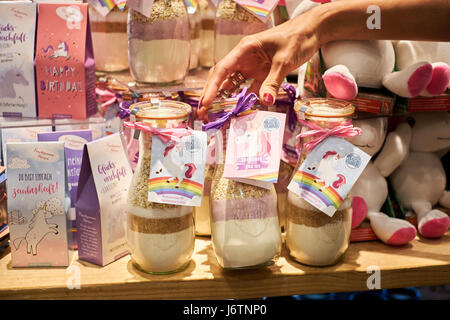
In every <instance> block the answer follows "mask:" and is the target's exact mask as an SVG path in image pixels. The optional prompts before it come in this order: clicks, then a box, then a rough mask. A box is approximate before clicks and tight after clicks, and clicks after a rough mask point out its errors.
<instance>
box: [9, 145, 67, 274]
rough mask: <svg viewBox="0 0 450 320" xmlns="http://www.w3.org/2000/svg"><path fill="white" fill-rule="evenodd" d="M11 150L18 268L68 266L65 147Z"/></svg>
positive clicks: (11, 204)
mask: <svg viewBox="0 0 450 320" xmlns="http://www.w3.org/2000/svg"><path fill="white" fill-rule="evenodd" d="M6 149H7V152H8V155H9V161H8V165H7V174H8V180H7V182H6V184H7V190H8V222H9V230H10V237H11V260H12V266H13V267H44V266H46V267H47V266H58V267H61V266H67V265H68V264H69V256H68V249H67V224H66V221H67V211H68V209H69V201H70V200H69V194H68V192H67V188H66V168H65V163H66V162H65V156H64V143H63V142H9V143H7V145H6Z"/></svg>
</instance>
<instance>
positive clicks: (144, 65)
mask: <svg viewBox="0 0 450 320" xmlns="http://www.w3.org/2000/svg"><path fill="white" fill-rule="evenodd" d="M127 33H128V54H129V62H130V72H131V75H132V76H133V78H134V79H135V80H136V81H138V82H144V83H154V84H167V83H177V82H182V81H183V80H184V78H185V77H186V75H187V72H188V69H189V60H190V47H191V44H190V39H189V19H188V16H187V11H186V7H185V4H184V2H183V0H172V1H169V0H155V1H154V3H153V7H152V13H151V16H150V18H147V17H145V16H144V15H142V14H141V13H139V12H137V11H134V10H130V12H129V14H128V28H127Z"/></svg>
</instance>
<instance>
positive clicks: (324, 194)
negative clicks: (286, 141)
mask: <svg viewBox="0 0 450 320" xmlns="http://www.w3.org/2000/svg"><path fill="white" fill-rule="evenodd" d="M369 160H370V156H369V155H368V154H367V153H365V152H363V151H362V150H361V149H359V148H357V147H355V146H354V145H353V144H351V143H350V142H348V141H346V140H345V139H343V138H338V137H328V138H326V139H325V140H323V141H322V142H321V143H319V144H318V145H317V146H316V147H315V148H314V149H313V150H312V151H311V152H310V153H309V154H308V155H307V156H306V159H305V160H304V161H303V163H302V164H301V166H300V167H299V168H298V170H297V172H296V173H295V174H294V176H293V178H292V180H291V182H290V183H289V185H288V187H287V188H288V189H289V190H290V191H292V192H293V193H295V194H296V195H298V196H300V197H301V198H302V199H303V200H305V201H306V202H308V203H309V204H311V205H313V206H314V207H316V208H317V209H319V210H320V211H322V212H323V213H325V214H326V215H328V216H330V217H332V216H333V215H334V214H335V212H336V211H337V210H338V209H339V208H340V206H341V204H342V203H343V202H344V199H345V198H346V197H347V195H348V193H349V192H350V191H351V189H352V187H353V185H354V184H355V183H356V181H357V180H358V178H359V176H360V175H361V173H362V172H363V170H364V168H365V167H366V166H367V164H368V163H369Z"/></svg>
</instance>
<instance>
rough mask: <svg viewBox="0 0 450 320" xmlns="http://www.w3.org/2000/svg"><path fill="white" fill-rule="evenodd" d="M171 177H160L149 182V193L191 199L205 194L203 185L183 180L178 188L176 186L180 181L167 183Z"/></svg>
mask: <svg viewBox="0 0 450 320" xmlns="http://www.w3.org/2000/svg"><path fill="white" fill-rule="evenodd" d="M168 179H170V177H160V178H154V179H149V180H148V192H155V193H156V194H158V195H163V194H165V195H170V194H172V195H179V196H183V197H186V198H189V199H192V198H194V197H195V196H197V197H201V196H202V192H203V185H202V184H200V183H198V182H195V181H192V180H187V179H183V181H181V183H180V185H179V186H178V188H176V185H177V183H178V180H177V179H175V180H172V181H170V182H167V180H168Z"/></svg>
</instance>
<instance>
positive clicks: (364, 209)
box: [348, 118, 417, 245]
mask: <svg viewBox="0 0 450 320" xmlns="http://www.w3.org/2000/svg"><path fill="white" fill-rule="evenodd" d="M353 125H354V126H355V127H360V128H361V129H362V133H361V135H359V136H356V137H353V138H348V141H350V142H351V143H353V144H354V145H355V146H357V147H358V148H360V149H361V150H363V151H364V152H366V153H367V154H369V155H371V156H374V155H375V154H377V153H378V152H379V151H380V150H381V149H382V147H383V143H384V142H385V138H386V128H387V119H386V118H372V119H364V120H354V121H353ZM401 130H402V129H401V128H399V132H400V134H399V133H398V132H396V133H394V134H391V135H390V136H389V139H388V140H386V142H385V143H384V147H383V149H382V151H381V152H380V153H379V154H378V158H377V160H375V162H374V161H370V162H369V163H368V165H367V166H366V168H365V169H364V171H363V172H362V174H361V176H360V177H359V179H358V180H357V181H356V183H355V185H354V186H353V188H352V195H353V218H352V227H353V228H355V227H357V226H358V225H359V224H360V223H361V222H362V221H363V220H364V219H365V218H367V219H368V220H369V221H370V226H371V228H372V230H373V231H374V233H375V234H376V236H377V237H378V238H379V239H380V240H381V241H383V242H384V243H386V244H390V245H403V244H406V243H408V242H410V241H411V240H413V239H414V238H415V237H416V234H417V232H416V228H415V227H414V226H413V225H412V224H411V223H409V222H408V221H406V220H402V219H397V218H392V217H389V216H388V215H386V214H384V213H382V212H381V211H380V210H381V207H382V206H383V203H384V202H385V200H386V197H387V195H388V186H387V182H386V173H385V172H384V171H383V170H382V169H381V168H379V167H378V166H379V164H380V163H384V162H385V161H390V160H391V159H389V154H391V153H392V150H396V149H397V146H398V144H399V141H402V139H404V138H403V137H404V134H403V133H402V131H401ZM406 130H408V128H406ZM398 151H399V153H398V159H397V161H396V163H397V165H398V164H399V163H400V162H401V161H403V159H404V158H405V157H406V152H405V151H406V150H405V149H403V150H398ZM378 159H379V160H378Z"/></svg>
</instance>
